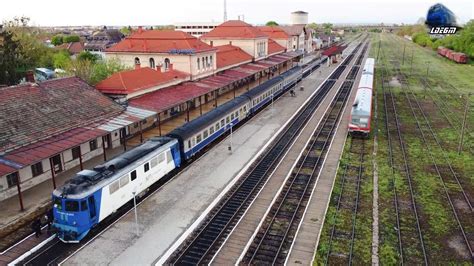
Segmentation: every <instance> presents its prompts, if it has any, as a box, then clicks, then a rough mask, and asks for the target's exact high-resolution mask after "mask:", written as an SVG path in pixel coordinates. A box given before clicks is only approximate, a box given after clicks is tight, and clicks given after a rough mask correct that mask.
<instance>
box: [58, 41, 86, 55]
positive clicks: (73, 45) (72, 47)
mask: <svg viewBox="0 0 474 266" xmlns="http://www.w3.org/2000/svg"><path fill="white" fill-rule="evenodd" d="M55 48H56V49H64V50H67V51H68V52H69V53H71V54H79V53H80V52H82V51H84V44H83V43H81V42H70V43H63V44H61V45H59V46H56V47H55Z"/></svg>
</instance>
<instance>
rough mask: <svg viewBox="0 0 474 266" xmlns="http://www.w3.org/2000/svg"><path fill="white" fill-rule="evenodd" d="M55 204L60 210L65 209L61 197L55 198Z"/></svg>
mask: <svg viewBox="0 0 474 266" xmlns="http://www.w3.org/2000/svg"><path fill="white" fill-rule="evenodd" d="M53 206H54V207H56V208H57V209H58V210H62V209H63V204H62V201H61V199H60V198H54V204H53Z"/></svg>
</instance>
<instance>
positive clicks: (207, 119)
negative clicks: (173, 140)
mask: <svg viewBox="0 0 474 266" xmlns="http://www.w3.org/2000/svg"><path fill="white" fill-rule="evenodd" d="M248 101H249V99H248V98H247V97H245V96H243V95H241V96H238V97H236V98H235V99H233V100H231V101H229V102H226V103H224V104H222V105H220V106H218V107H217V108H215V109H213V110H212V111H210V112H208V113H206V114H203V115H202V116H200V117H198V118H196V119H194V120H191V121H190V122H188V123H186V124H184V125H183V126H181V127H178V128H176V129H174V130H173V131H171V132H170V133H168V136H170V137H179V138H181V139H182V140H183V141H184V140H186V139H188V138H189V137H191V136H193V135H195V134H196V133H198V132H200V131H201V130H203V129H204V128H206V127H208V126H209V125H211V124H212V123H214V122H215V121H218V120H220V119H222V118H223V117H224V116H225V114H228V113H229V112H230V111H232V110H234V109H236V108H238V107H240V106H242V105H244V104H245V103H247V102H248Z"/></svg>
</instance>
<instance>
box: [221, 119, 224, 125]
mask: <svg viewBox="0 0 474 266" xmlns="http://www.w3.org/2000/svg"><path fill="white" fill-rule="evenodd" d="M221 127H224V119H222V120H221Z"/></svg>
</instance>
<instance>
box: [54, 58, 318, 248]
mask: <svg viewBox="0 0 474 266" xmlns="http://www.w3.org/2000/svg"><path fill="white" fill-rule="evenodd" d="M326 60H327V58H326V57H324V58H321V59H318V60H317V61H318V62H319V63H323V62H324V61H326ZM316 65H317V64H314V62H313V63H311V64H309V65H308V67H310V68H312V69H315V66H316ZM303 71H304V69H303V68H302V67H301V66H296V67H293V68H292V69H290V70H288V71H286V72H285V73H283V74H281V75H280V76H278V77H274V78H272V79H270V80H268V81H266V82H265V83H262V84H261V85H259V86H257V87H255V88H253V89H252V90H250V91H248V92H246V93H244V94H243V95H241V96H238V97H236V98H235V99H233V100H231V101H229V102H227V103H224V104H222V105H221V106H218V107H217V108H215V109H213V110H212V111H210V112H208V113H206V114H203V115H202V116H200V117H198V118H196V119H194V120H192V121H190V122H188V123H186V124H185V125H183V126H181V127H179V128H176V129H175V130H173V131H171V132H170V133H169V134H167V135H166V136H162V137H153V138H151V139H149V140H147V141H146V142H144V143H143V144H141V145H139V146H137V147H135V148H133V149H132V150H129V151H127V152H125V153H123V154H121V155H118V156H116V157H115V158H113V159H111V160H109V161H107V162H105V163H103V164H101V165H97V166H95V167H94V168H93V169H92V170H82V171H80V172H78V173H77V174H76V175H75V176H74V177H72V178H71V179H70V180H69V181H67V182H66V183H65V184H64V185H63V186H62V187H59V188H57V189H56V190H54V191H53V193H52V200H53V216H54V221H53V227H54V229H55V230H56V231H57V236H58V237H59V238H60V240H61V241H63V242H66V243H78V242H79V241H81V239H83V238H84V237H85V236H86V235H87V234H88V233H89V232H90V230H91V229H92V228H93V227H95V226H96V225H98V224H99V223H100V222H101V221H103V220H104V219H106V218H107V217H110V216H111V215H112V214H113V213H114V212H116V211H117V210H118V209H119V208H120V207H122V206H123V205H125V204H126V203H127V202H129V201H130V200H132V199H134V197H135V196H137V195H141V194H144V192H146V191H147V189H148V188H149V187H150V186H151V185H152V184H154V183H156V182H157V181H158V180H160V179H162V178H163V177H164V176H166V175H167V174H169V173H170V172H172V171H174V170H175V169H177V168H179V167H181V166H182V165H183V163H184V162H186V161H189V160H191V159H192V158H193V157H195V156H196V155H197V154H198V153H199V152H201V151H202V150H203V149H205V148H206V147H208V146H209V145H210V144H211V143H213V142H214V141H215V140H216V139H217V138H219V137H220V136H222V135H224V134H225V133H226V132H228V131H229V130H231V128H232V127H235V126H236V125H238V124H239V123H241V122H242V121H243V120H245V119H246V118H247V117H249V116H252V115H253V114H255V113H256V112H257V111H259V110H260V109H261V108H263V107H264V105H265V104H267V103H269V102H271V101H273V99H274V98H276V97H278V96H280V95H282V94H283V93H285V92H286V91H288V90H289V89H290V88H292V87H293V86H295V85H296V84H297V82H299V81H300V80H301V79H302V76H303Z"/></svg>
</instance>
